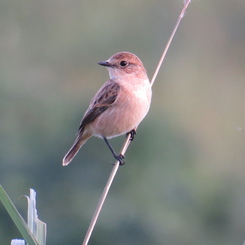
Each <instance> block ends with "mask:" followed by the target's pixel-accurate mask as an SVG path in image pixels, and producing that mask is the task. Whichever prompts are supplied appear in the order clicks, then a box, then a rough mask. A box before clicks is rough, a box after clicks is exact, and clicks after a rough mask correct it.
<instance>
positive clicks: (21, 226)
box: [0, 185, 38, 245]
mask: <svg viewBox="0 0 245 245" xmlns="http://www.w3.org/2000/svg"><path fill="white" fill-rule="evenodd" d="M0 200H1V201H2V203H3V205H4V207H5V208H6V210H7V212H8V213H9V215H10V216H11V218H12V220H13V222H14V223H15V225H16V227H17V228H18V230H19V231H20V233H21V235H22V236H23V238H24V239H25V240H26V241H27V242H28V244H29V245H38V242H37V241H36V239H35V237H34V236H33V234H32V233H31V231H30V229H29V228H28V226H27V224H26V222H25V221H24V219H23V218H22V216H21V215H20V214H19V212H18V211H17V209H16V207H15V206H14V204H13V203H12V201H11V200H10V198H9V196H8V195H7V193H6V192H5V191H4V189H3V187H2V186H1V185H0Z"/></svg>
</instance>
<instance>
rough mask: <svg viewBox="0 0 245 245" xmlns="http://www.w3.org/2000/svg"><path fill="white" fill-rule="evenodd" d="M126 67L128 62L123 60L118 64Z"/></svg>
mask: <svg viewBox="0 0 245 245" xmlns="http://www.w3.org/2000/svg"><path fill="white" fill-rule="evenodd" d="M126 65H128V62H127V61H125V60H123V61H121V62H120V66H126Z"/></svg>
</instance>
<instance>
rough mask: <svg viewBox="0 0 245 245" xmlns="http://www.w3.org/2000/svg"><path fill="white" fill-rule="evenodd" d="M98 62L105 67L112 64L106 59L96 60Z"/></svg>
mask: <svg viewBox="0 0 245 245" xmlns="http://www.w3.org/2000/svg"><path fill="white" fill-rule="evenodd" d="M98 64H99V65H101V66H107V67H110V66H112V64H111V63H110V62H109V61H108V60H106V61H100V62H98Z"/></svg>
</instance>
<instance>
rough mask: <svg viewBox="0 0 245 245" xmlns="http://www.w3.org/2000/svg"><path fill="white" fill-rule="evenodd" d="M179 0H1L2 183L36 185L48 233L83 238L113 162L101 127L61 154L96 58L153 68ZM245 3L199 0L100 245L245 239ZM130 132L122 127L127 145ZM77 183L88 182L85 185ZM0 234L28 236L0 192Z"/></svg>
mask: <svg viewBox="0 0 245 245" xmlns="http://www.w3.org/2000/svg"><path fill="white" fill-rule="evenodd" d="M181 8H182V2H181V1H177V0H176V1H160V0H155V1H131V0H124V1H106V0H105V1H83V0H79V1H78V0H70V1H65V0H59V1H58V0H53V1H49V0H42V1H30V0H23V1H17V0H14V1H4V0H2V1H0V30H1V31H0V53H1V56H0V112H1V124H0V139H1V140H0V184H1V185H2V186H3V187H4V188H5V190H6V191H7V192H8V194H9V196H10V197H11V199H12V200H13V201H14V203H15V205H16V206H17V207H18V209H19V210H21V212H22V214H23V216H25V210H26V202H25V201H24V200H23V199H22V200H19V197H20V196H22V195H23V194H28V192H29V188H34V189H35V190H36V191H37V204H38V205H37V208H38V210H39V217H40V219H42V220H43V221H45V222H46V223H47V225H48V237H47V243H48V244H52V245H53V244H54V245H55V244H59V245H63V244H81V242H82V240H83V237H84V235H85V233H86V230H87V227H88V225H89V222H90V219H91V217H92V214H93V211H94V209H95V207H96V205H97V201H98V199H99V197H100V194H101V192H102V190H103V188H104V184H105V182H106V180H107V178H108V175H109V173H110V171H111V168H112V166H111V164H110V163H111V162H113V161H114V159H113V158H112V156H111V154H110V152H109V150H108V149H107V147H106V145H105V144H104V142H103V141H102V140H99V139H95V138H94V139H91V140H90V141H89V142H88V143H87V144H86V145H85V146H84V147H83V148H82V149H81V151H80V152H79V154H78V155H77V157H76V158H75V159H74V161H73V162H72V163H71V165H69V166H68V167H62V166H61V160H62V158H63V156H64V154H65V153H66V151H67V150H68V148H69V147H70V146H71V144H72V142H73V140H74V137H75V133H76V129H77V128H78V125H79V122H80V119H81V117H82V115H83V113H84V111H85V110H86V108H87V105H88V103H89V101H90V99H91V97H92V96H93V95H94V93H95V92H96V91H97V89H98V88H99V87H100V86H101V85H102V84H103V83H104V82H105V80H106V79H108V72H107V71H106V69H105V68H103V67H99V66H98V65H97V64H96V62H98V61H101V60H104V59H107V58H109V57H110V56H111V55H112V54H113V53H115V52H118V51H130V52H133V53H135V54H137V55H138V56H139V57H140V58H141V59H142V61H143V63H144V64H145V67H146V69H147V70H148V73H149V77H151V76H152V74H153V72H154V69H155V66H156V64H157V62H158V60H159V58H160V56H161V52H162V50H163V47H164V46H165V44H166V42H167V40H168V37H169V35H170V33H171V31H172V28H173V26H174V24H175V22H176V19H177V16H178V15H179V13H180V9H181ZM244 26H245V2H244V1H241V0H234V1H228V0H224V1H218V0H213V1H200V0H199V1H198V0H197V1H193V2H192V3H191V5H190V6H189V9H188V11H187V14H186V16H185V18H184V19H183V22H182V23H181V26H180V29H179V30H178V32H177V35H176V36H175V38H174V41H173V43H172V46H171V48H170V50H169V52H168V55H167V58H166V60H165V62H164V65H163V67H162V69H161V70H160V74H159V76H158V78H157V80H156V82H155V84H154V87H153V92H154V93H153V100H152V106H151V111H150V112H149V114H148V116H147V117H146V119H145V120H144V121H143V123H142V124H141V125H140V127H139V128H138V134H137V136H136V138H135V140H134V141H133V143H132V144H131V145H130V148H129V150H128V152H127V155H126V160H127V162H126V165H125V166H123V167H121V168H120V171H119V172H118V175H117V176H116V179H115V182H114V183H113V186H112V189H111V191H110V193H109V197H108V199H107V200H106V203H105V206H104V208H103V210H102V214H101V216H100V218H99V220H98V223H97V225H96V227H95V231H94V233H93V235H92V239H91V244H94V245H97V244H98V245H99V244H108V245H110V244H117V245H126V244H141V245H149V244H155V245H156V244H159V245H162V244H174V245H183V244H188V245H196V244H199V245H204V244H205V245H206V244H209V245H217V244H222V245H228V244H229V245H231V244H242V243H243V241H244V240H245V150H244V148H245V96H244V94H245V92H244V91H245V81H244V78H245V69H244V57H245V45H244V44H245V29H244ZM123 141H124V138H123V137H121V138H118V139H114V140H112V143H113V145H115V148H116V149H118V150H119V149H120V147H121V145H122V142H123ZM77 193H79V194H77ZM0 217H1V218H0V244H10V240H11V239H13V238H16V237H19V238H20V237H21V236H20V234H19V233H18V232H17V229H16V228H15V226H14V224H13V223H12V221H11V220H10V218H9V217H8V215H7V213H6V211H5V210H4V208H3V206H2V205H0Z"/></svg>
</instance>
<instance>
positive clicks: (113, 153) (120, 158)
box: [103, 137, 125, 165]
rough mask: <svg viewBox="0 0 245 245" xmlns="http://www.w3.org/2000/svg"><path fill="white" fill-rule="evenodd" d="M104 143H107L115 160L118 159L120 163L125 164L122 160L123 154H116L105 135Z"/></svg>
mask: <svg viewBox="0 0 245 245" xmlns="http://www.w3.org/2000/svg"><path fill="white" fill-rule="evenodd" d="M103 139H104V141H105V143H106V144H107V146H108V147H109V149H110V151H111V153H112V155H113V156H114V157H115V158H116V160H118V161H119V162H120V165H123V164H125V161H124V156H123V155H122V154H119V155H117V153H116V152H115V151H114V150H113V148H112V146H111V145H110V143H109V141H108V140H107V138H106V137H103Z"/></svg>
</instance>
